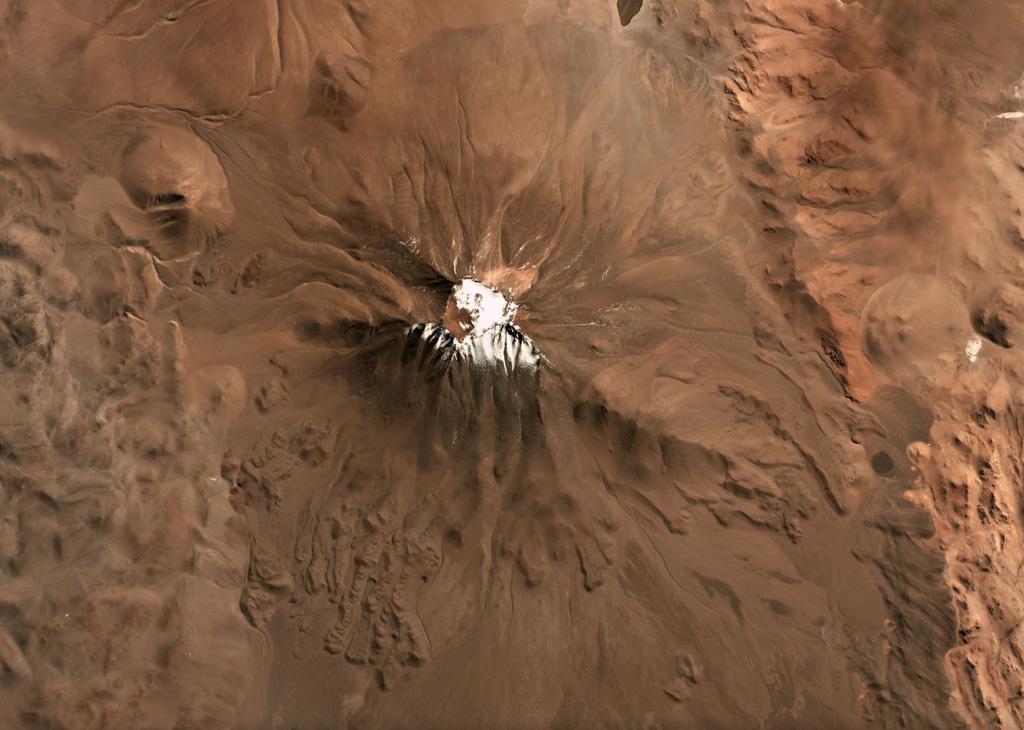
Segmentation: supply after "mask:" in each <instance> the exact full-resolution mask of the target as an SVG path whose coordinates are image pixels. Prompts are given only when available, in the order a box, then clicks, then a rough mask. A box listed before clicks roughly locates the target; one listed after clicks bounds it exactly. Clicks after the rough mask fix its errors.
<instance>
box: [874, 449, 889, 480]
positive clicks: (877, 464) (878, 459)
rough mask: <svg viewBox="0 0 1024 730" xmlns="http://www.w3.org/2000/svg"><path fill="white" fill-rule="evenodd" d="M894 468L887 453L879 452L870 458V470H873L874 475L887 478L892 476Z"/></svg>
mask: <svg viewBox="0 0 1024 730" xmlns="http://www.w3.org/2000/svg"><path fill="white" fill-rule="evenodd" d="M894 467H895V464H894V463H893V460H892V457H891V456H890V455H889V452H887V451H879V452H877V453H876V454H875V455H874V456H872V457H871V468H872V469H874V470H875V474H881V475H882V476H887V475H889V474H892V470H893V468H894Z"/></svg>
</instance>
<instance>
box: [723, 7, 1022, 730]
mask: <svg viewBox="0 0 1024 730" xmlns="http://www.w3.org/2000/svg"><path fill="white" fill-rule="evenodd" d="M711 17H714V18H717V19H720V20H728V21H729V22H731V23H732V25H733V27H735V28H736V43H735V45H734V46H733V47H734V49H735V52H736V54H737V56H736V58H735V59H734V60H732V61H731V63H730V65H729V71H728V73H727V74H726V81H725V86H726V90H727V93H728V94H729V96H730V98H731V99H732V101H733V109H734V112H733V119H734V121H735V122H736V123H737V127H736V131H737V135H738V139H739V144H740V150H741V153H742V154H741V159H742V158H743V157H745V158H746V162H745V163H744V164H743V165H742V166H741V167H740V168H739V169H740V171H741V172H740V174H741V175H742V176H743V178H744V180H745V182H746V184H747V185H748V186H749V188H750V189H751V191H752V193H753V194H754V195H755V196H756V197H757V198H758V199H759V200H760V201H761V204H762V206H763V211H762V218H763V221H764V223H763V226H762V233H761V238H762V240H763V241H764V242H765V247H766V250H768V251H769V252H773V258H774V260H769V263H768V267H767V272H768V276H769V278H770V280H771V281H773V282H774V283H775V288H776V291H777V293H778V295H779V296H780V297H781V299H782V301H784V302H788V303H789V304H788V312H789V315H790V317H791V320H792V321H793V322H794V324H795V325H796V327H797V328H798V329H799V330H800V331H801V332H802V333H803V336H804V337H805V338H806V339H807V340H808V341H814V340H817V341H818V342H819V343H820V351H821V353H822V356H823V357H824V358H825V359H826V360H827V361H828V362H829V364H830V368H831V369H832V370H833V372H835V374H836V375H837V377H839V378H840V379H841V380H842V382H843V384H844V388H845V389H846V391H847V392H848V393H849V394H850V395H851V397H853V398H855V399H857V400H858V401H860V402H862V403H864V404H865V407H866V408H868V409H869V410H871V411H873V412H874V413H876V414H878V415H879V416H880V419H881V424H882V425H883V427H884V429H885V430H886V432H888V433H889V434H890V435H897V434H905V435H901V436H900V438H899V440H900V441H901V442H902V445H903V446H904V447H908V454H909V457H910V461H909V463H908V462H907V461H906V460H905V459H904V458H903V457H902V455H899V456H898V457H897V459H895V460H893V459H892V458H891V455H890V454H889V453H888V452H886V457H889V458H886V459H882V460H881V461H880V462H878V463H879V465H880V466H884V467H885V469H883V470H881V471H882V472H884V473H888V474H891V473H892V472H891V471H890V469H891V468H892V465H893V464H896V465H897V466H898V465H900V464H902V465H903V466H904V467H906V466H909V467H911V468H912V469H915V470H919V473H920V479H919V480H918V481H917V482H916V488H915V489H913V490H910V491H908V493H907V498H908V499H909V500H910V501H912V502H914V503H916V504H919V505H921V506H923V507H925V508H927V509H929V511H930V513H931V515H932V517H933V519H934V524H935V529H936V533H935V535H934V537H933V538H931V540H930V542H931V545H932V547H933V548H934V549H936V550H937V551H939V552H942V553H944V554H945V562H946V569H945V571H944V574H945V578H946V582H947V584H948V585H949V587H950V599H951V602H952V604H953V605H954V607H955V611H956V617H957V634H956V637H955V640H954V641H953V642H952V645H951V646H945V647H943V646H942V644H941V642H939V643H937V644H936V646H935V650H936V651H937V652H940V653H942V654H944V655H945V657H946V666H947V670H948V672H947V673H948V675H949V679H950V683H951V692H952V699H951V700H950V703H949V704H950V707H951V708H952V709H953V710H955V711H956V712H957V714H958V715H959V717H960V719H961V721H963V722H966V723H968V724H969V725H971V726H973V727H993V726H999V727H1019V726H1020V723H1021V718H1020V713H1019V710H1018V708H1017V705H1018V703H1019V689H1018V688H1017V682H1018V680H1017V679H1016V678H1017V677H1019V675H1020V669H1019V659H1018V658H1016V657H1017V655H1018V654H1019V649H1018V648H1017V645H1016V641H1017V640H1016V639H1015V638H1014V629H1013V628H1012V627H1013V626H1015V625H1016V622H1017V621H1018V620H1019V617H1017V615H1016V614H1015V613H1014V611H1015V610H1016V609H1015V608H1014V607H1015V606H1016V605H1017V602H1018V599H1017V593H1018V588H1017V576H1018V572H1019V571H1018V568H1019V564H1020V561H1019V559H1018V557H1017V555H1018V552H1019V547H1018V543H1019V540H1020V537H1019V536H1020V531H1021V523H1020V515H1019V510H1018V509H1017V506H1016V505H1017V491H1018V489H1017V486H1015V481H1014V477H1013V476H1012V466H1009V465H1010V464H1011V463H1013V462H1014V461H1015V460H1016V459H1015V457H1014V456H1012V455H1013V454H1015V453H1016V452H1017V451H1018V450H1019V448H1020V446H1019V440H1018V439H1017V436H1016V435H1015V431H1016V428H1017V426H1016V423H1015V416H1014V415H1013V414H1014V405H1013V398H1012V396H1010V395H1009V393H1010V392H1012V390H1013V387H1012V386H1010V385H1009V384H1010V383H1013V382H1015V379H1016V373H1017V371H1018V369H1019V367H1018V363H1017V358H1018V354H1017V353H1016V351H1015V350H1014V349H1013V344H1014V340H1013V337H1014V336H1013V334H1012V333H1013V332H1015V331H1016V330H1017V328H1018V327H1019V324H1018V323H1019V321H1020V311H1019V309H1020V308H1019V306H1018V301H1017V300H1018V299H1019V297H1018V294H1017V293H1018V292H1019V291H1020V288H1019V287H1020V271H1021V258H1020V251H1019V240H1020V238H1019V234H1018V232H1017V231H1016V227H1017V224H1018V222H1019V211H1018V210H1015V206H1016V205H1017V201H1018V198H1019V193H1018V191H1017V190H1018V182H1017V181H1016V180H1015V175H1014V173H1011V172H1010V170H1011V169H1013V166H1014V164H1015V163H1016V161H1019V159H1020V152H1019V148H1020V143H1019V141H1018V140H1019V131H1018V129H1017V128H1016V127H1015V126H1013V124H1012V123H1011V122H1010V121H1006V120H1013V119H1017V118H1018V115H1017V113H1016V111H1015V110H1016V109H1017V107H1018V106H1019V96H1018V95H1017V92H1016V90H1017V89H1019V86H1018V85H1017V84H1016V80H1017V78H1018V75H1019V68H1018V66H1019V64H1020V63H1021V61H1022V60H1021V58H1020V54H1019V53H1017V52H1016V51H1014V50H1013V48H1014V41H1013V40H1012V38H1013V31H1012V30H1010V29H1009V26H1012V24H1013V22H1014V11H1013V9H1012V8H1009V7H998V8H997V7H993V8H991V9H990V12H987V13H980V14H978V15H976V16H970V17H968V16H967V15H964V14H963V13H961V12H960V11H959V10H957V9H954V8H952V7H951V6H945V5H942V7H941V8H939V7H932V6H926V4H915V3H909V4H905V5H904V6H902V7H900V8H898V9H897V8H895V7H894V6H892V5H889V4H886V3H858V4H846V3H834V4H832V3H829V4H827V5H821V4H800V3H781V2H747V3H746V4H745V5H744V7H743V9H742V10H737V11H736V12H735V13H734V14H732V15H731V16H730V15H729V14H728V13H727V12H724V11H723V12H721V13H720V14H718V15H717V16H716V15H714V14H711ZM713 27H714V26H713V24H709V28H711V29H713ZM707 37H708V38H709V39H710V45H711V47H712V48H715V45H714V44H715V42H716V41H717V42H720V43H721V44H723V45H725V46H728V45H729V43H730V40H729V39H728V38H727V37H726V36H722V35H718V36H716V35H715V34H714V33H713V32H709V33H708V36H707ZM964 37H970V38H976V39H979V41H980V39H982V38H984V41H980V42H978V43H968V44H965V43H964V42H963V39H964ZM895 393H901V395H900V396H899V400H900V401H902V402H903V403H904V405H902V406H901V407H900V408H899V409H895V408H894V405H895V402H894V401H893V395H894V394H895ZM914 411H921V412H922V413H925V414H928V415H927V419H926V421H924V422H923V426H924V427H923V428H922V426H921V425H918V426H915V427H913V428H911V427H910V426H911V424H912V423H913V422H914V421H917V420H919V418H920V417H919V416H913V417H910V416H909V414H910V413H913V412H914ZM912 430H913V431H916V435H915V436H911V435H910V432H911V431H912ZM890 462H892V464H890ZM897 462H899V463H898V464H897ZM872 464H873V465H875V461H874V460H873V461H872ZM926 534H927V533H926ZM917 629H918V630H920V626H918V627H917ZM906 637H907V635H906V634H904V641H906V640H907V638H906ZM911 641H913V639H911ZM894 646H898V644H894ZM898 651H900V654H898V656H903V658H904V659H905V658H906V655H905V654H903V653H902V651H903V650H898ZM944 695H945V691H943V692H941V693H937V694H936V700H937V701H938V700H940V699H942V698H943V697H944ZM949 722H951V721H949ZM912 724H913V723H912ZM942 726H945V725H942Z"/></svg>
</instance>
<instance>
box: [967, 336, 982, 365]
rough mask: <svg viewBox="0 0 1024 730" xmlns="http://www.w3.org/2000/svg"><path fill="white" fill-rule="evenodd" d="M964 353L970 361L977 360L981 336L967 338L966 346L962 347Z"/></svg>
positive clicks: (979, 352)
mask: <svg viewBox="0 0 1024 730" xmlns="http://www.w3.org/2000/svg"><path fill="white" fill-rule="evenodd" d="M964 354H965V355H967V359H968V360H969V361H970V362H978V355H980V354H981V338H980V337H972V338H971V339H969V340H967V347H965V348H964Z"/></svg>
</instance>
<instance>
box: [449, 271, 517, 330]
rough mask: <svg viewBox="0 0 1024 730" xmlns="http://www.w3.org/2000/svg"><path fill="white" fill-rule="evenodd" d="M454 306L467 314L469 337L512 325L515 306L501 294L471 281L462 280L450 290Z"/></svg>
mask: <svg viewBox="0 0 1024 730" xmlns="http://www.w3.org/2000/svg"><path fill="white" fill-rule="evenodd" d="M452 297H453V298H454V299H455V305H456V306H457V307H458V308H459V309H460V310H462V311H463V312H466V313H468V314H469V318H470V323H471V325H472V328H471V329H470V331H469V333H468V336H469V337H478V336H480V335H482V334H483V333H484V332H487V331H488V330H490V329H493V328H494V327H500V326H501V325H506V324H512V320H513V318H514V317H515V314H516V305H515V304H513V303H512V302H509V301H507V300H506V299H505V297H503V296H502V295H501V292H499V291H496V290H494V289H491V288H490V287H489V286H484V285H483V284H481V283H480V282H478V281H474V280H473V279H463V280H462V281H461V282H459V283H458V284H456V285H455V288H454V289H453V290H452Z"/></svg>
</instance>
